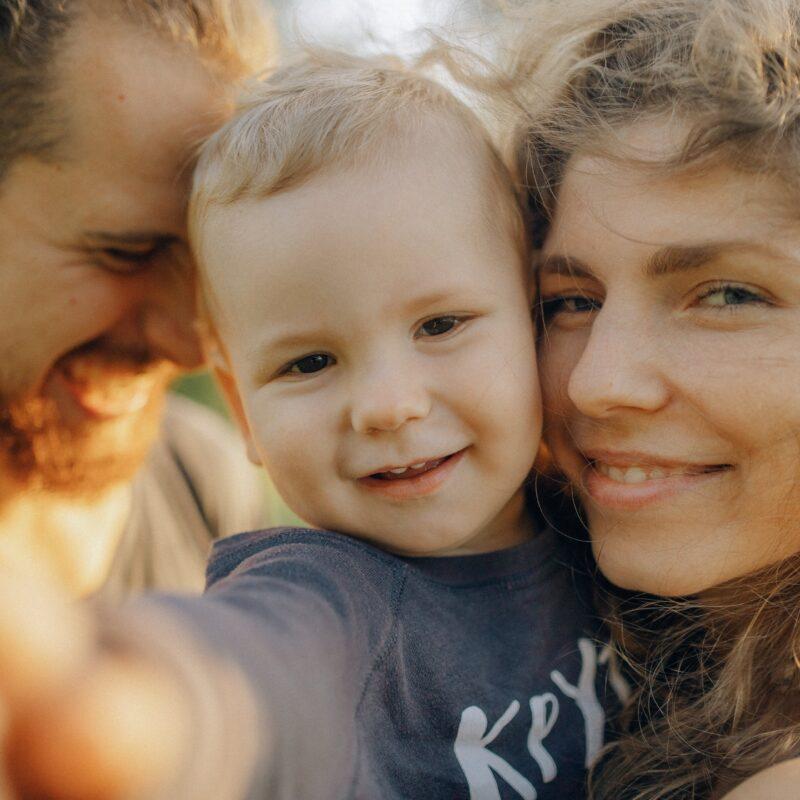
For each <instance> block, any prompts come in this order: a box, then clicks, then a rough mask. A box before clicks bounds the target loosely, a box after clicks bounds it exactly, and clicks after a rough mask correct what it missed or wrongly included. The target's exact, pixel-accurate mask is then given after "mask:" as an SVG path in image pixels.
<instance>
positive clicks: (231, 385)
mask: <svg viewBox="0 0 800 800" xmlns="http://www.w3.org/2000/svg"><path fill="white" fill-rule="evenodd" d="M206 358H207V360H208V366H209V369H210V370H211V372H212V373H213V375H214V378H215V379H216V381H217V385H218V386H219V388H220V389H221V391H222V394H223V396H224V397H225V400H226V401H227V403H228V408H229V409H230V411H231V414H232V415H233V418H234V420H235V421H236V425H237V427H238V428H239V431H240V432H241V434H242V436H243V437H244V441H245V445H246V446H247V458H248V459H250V461H251V462H252V463H253V464H255V465H256V466H257V467H260V466H262V464H261V458H260V457H259V455H258V450H257V449H256V446H255V439H254V438H253V434H252V432H251V430H250V423H249V422H248V421H247V415H246V414H245V411H244V404H243V403H242V397H241V395H240V394H239V389H238V387H237V386H236V379H235V378H234V377H233V372H232V371H231V368H230V364H229V362H228V359H227V357H226V356H225V355H224V354H223V352H222V350H221V348H220V347H219V346H218V345H217V344H216V343H211V344H208V343H207V345H206Z"/></svg>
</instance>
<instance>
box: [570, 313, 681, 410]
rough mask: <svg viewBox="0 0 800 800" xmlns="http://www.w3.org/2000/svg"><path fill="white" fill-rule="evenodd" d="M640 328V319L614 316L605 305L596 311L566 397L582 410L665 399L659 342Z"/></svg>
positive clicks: (647, 406)
mask: <svg viewBox="0 0 800 800" xmlns="http://www.w3.org/2000/svg"><path fill="white" fill-rule="evenodd" d="M644 327H645V322H644V320H639V319H637V318H636V317H633V316H631V317H627V318H621V317H620V316H619V315H616V316H615V315H614V314H613V307H609V305H608V304H606V305H605V306H604V307H603V309H602V310H601V311H600V312H599V313H598V315H597V317H596V319H595V320H594V322H593V324H592V328H591V330H590V332H589V335H588V339H587V341H586V345H585V347H584V349H583V352H582V353H581V355H580V358H579V359H578V361H577V362H576V364H575V366H574V368H573V369H572V372H571V374H570V376H569V381H568V384H567V394H568V396H569V399H570V400H571V401H572V403H573V404H574V405H575V407H576V408H577V409H578V411H580V412H581V413H582V414H585V415H586V416H590V417H598V418H602V417H606V416H610V415H612V414H614V413H616V412H618V411H620V410H622V409H635V410H639V411H645V412H653V411H657V410H658V409H660V408H662V407H663V406H665V405H666V404H667V403H668V402H669V397H670V388H669V382H668V380H667V376H666V375H665V372H664V369H663V365H664V363H665V359H664V358H663V357H662V356H663V354H664V351H663V349H662V348H663V346H664V345H663V344H662V343H661V342H660V341H659V338H658V337H657V336H654V335H653V334H652V332H648V333H646V334H645V332H644Z"/></svg>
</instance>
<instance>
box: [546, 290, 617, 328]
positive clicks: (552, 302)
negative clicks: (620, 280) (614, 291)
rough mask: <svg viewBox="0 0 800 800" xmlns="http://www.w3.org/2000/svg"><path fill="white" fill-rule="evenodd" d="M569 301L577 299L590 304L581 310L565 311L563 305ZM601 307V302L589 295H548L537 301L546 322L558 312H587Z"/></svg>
mask: <svg viewBox="0 0 800 800" xmlns="http://www.w3.org/2000/svg"><path fill="white" fill-rule="evenodd" d="M570 301H577V302H580V303H586V304H588V305H590V306H591V308H588V309H583V310H581V311H577V310H574V311H567V310H566V308H565V305H566V304H567V303H569V302H570ZM601 308H602V303H600V302H599V301H597V300H593V299H592V298H591V297H587V296H586V295H579V294H573V295H561V296H559V297H548V298H542V299H541V300H540V301H539V309H540V313H541V317H542V319H543V320H544V321H545V322H547V321H548V320H549V319H552V318H553V317H554V316H556V314H560V313H568V314H588V313H591V312H593V311H599V310H600V309H601Z"/></svg>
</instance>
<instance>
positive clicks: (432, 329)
mask: <svg viewBox="0 0 800 800" xmlns="http://www.w3.org/2000/svg"><path fill="white" fill-rule="evenodd" d="M464 322H466V318H465V317H456V316H452V315H449V316H445V317H433V319H429V320H427V321H425V322H423V323H422V325H420V326H419V328H417V333H416V338H418V339H420V338H423V337H433V336H444V334H446V333H451V332H452V331H454V330H456V329H457V328H459V327H460V326H461V325H463V324H464Z"/></svg>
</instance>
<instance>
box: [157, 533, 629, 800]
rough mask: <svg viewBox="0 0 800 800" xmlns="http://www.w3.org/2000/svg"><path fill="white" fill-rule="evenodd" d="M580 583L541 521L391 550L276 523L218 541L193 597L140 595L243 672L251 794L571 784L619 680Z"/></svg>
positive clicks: (296, 796)
mask: <svg viewBox="0 0 800 800" xmlns="http://www.w3.org/2000/svg"><path fill="white" fill-rule="evenodd" d="M584 594H585V593H584V592H583V590H582V588H581V586H580V580H579V579H578V578H576V577H575V575H574V574H573V572H572V571H571V570H570V569H569V567H568V566H567V564H566V561H565V559H564V557H563V554H562V553H561V551H560V548H559V545H558V540H557V536H556V535H555V534H554V533H553V532H552V531H546V532H544V533H541V534H539V535H538V536H537V537H536V538H534V539H533V540H532V541H530V542H527V543H525V544H522V545H520V546H518V547H514V548H511V549H508V550H503V551H499V552H494V553H487V554H482V555H473V556H458V557H446V558H403V557H399V556H395V555H391V554H388V553H386V552H384V551H382V550H379V549H377V548H375V547H373V546H371V545H369V544H366V543H364V542H361V541H358V540H355V539H352V538H350V537H347V536H344V535H341V534H336V533H329V532H325V531H318V530H304V529H276V530H272V531H261V532H257V533H247V534H241V535H239V536H235V537H232V538H230V539H226V540H223V541H220V542H218V543H217V544H216V545H215V547H214V552H213V555H212V558H211V561H210V563H209V567H208V587H207V593H206V595H205V596H204V597H203V598H199V599H198V598H175V597H160V598H157V599H156V600H155V601H154V600H152V599H151V600H150V601H146V602H149V603H153V602H156V603H157V604H158V605H159V606H161V607H162V608H163V606H164V604H166V605H168V606H169V607H170V610H171V611H172V612H174V614H177V615H178V617H179V619H180V620H181V622H182V624H184V623H186V622H188V623H189V625H190V629H191V630H192V632H193V633H194V634H195V635H196V636H197V637H198V639H199V640H201V641H202V642H204V643H205V644H206V645H207V646H208V647H209V648H210V649H211V650H213V652H214V653H216V654H218V655H221V656H223V657H224V658H226V659H228V660H229V661H232V662H234V663H236V664H237V665H239V667H240V668H243V670H244V672H245V674H246V675H247V679H248V681H249V683H250V685H251V688H252V692H253V696H254V697H255V699H256V701H255V704H256V706H257V707H258V711H259V715H260V719H261V724H262V725H263V730H264V731H265V735H264V737H263V742H264V744H263V745H260V746H261V747H262V752H260V753H259V757H258V758H257V759H256V761H255V764H256V767H255V770H254V774H253V775H252V776H251V777H249V778H248V780H249V781H250V790H249V794H248V795H247V796H248V797H252V798H259V799H261V798H264V799H265V800H266V798H269V799H270V800H417V799H418V800H518V799H519V798H525V799H526V800H535V798H539V799H540V800H565V799H567V798H569V799H570V800H571V799H572V798H575V799H576V800H580V798H583V797H584V796H585V789H584V783H585V777H586V772H585V770H586V765H587V763H588V762H589V761H590V760H591V759H592V758H593V757H594V756H595V755H596V754H597V751H598V750H599V748H600V747H601V746H602V744H603V739H604V735H605V730H606V714H605V711H604V709H605V708H606V706H607V705H608V706H614V705H615V704H616V698H615V697H614V693H613V691H612V690H611V688H610V684H613V685H614V686H616V687H617V690H619V686H620V684H619V682H618V681H615V680H611V681H608V680H607V674H606V673H607V666H606V662H607V659H608V653H607V652H606V651H605V649H604V648H603V646H602V645H601V644H600V643H599V642H598V639H597V629H596V628H595V622H594V619H593V616H592V613H591V609H590V607H589V604H588V603H587V601H586V600H585V599H584Z"/></svg>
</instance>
